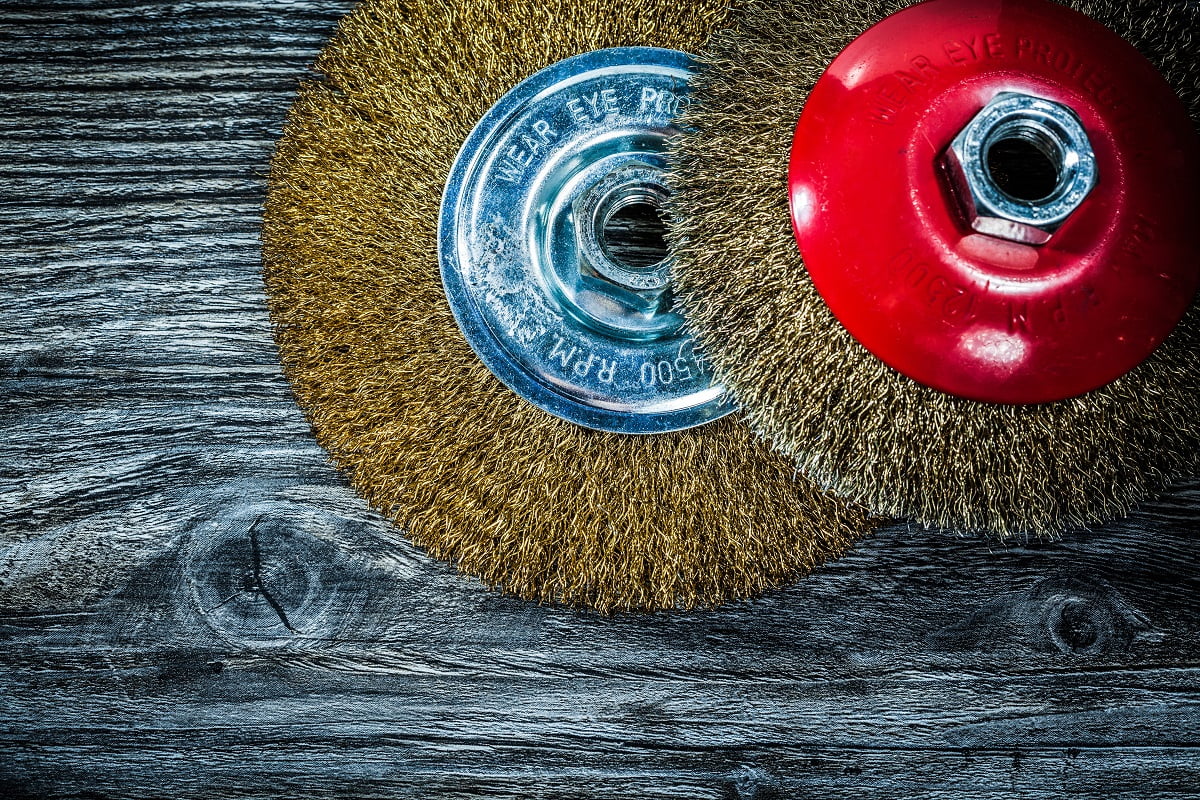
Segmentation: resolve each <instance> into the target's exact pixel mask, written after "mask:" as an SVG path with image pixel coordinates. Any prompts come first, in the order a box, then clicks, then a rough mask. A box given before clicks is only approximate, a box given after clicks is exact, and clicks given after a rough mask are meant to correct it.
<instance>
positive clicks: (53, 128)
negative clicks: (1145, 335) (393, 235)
mask: <svg viewBox="0 0 1200 800" xmlns="http://www.w3.org/2000/svg"><path fill="white" fill-rule="evenodd" d="M348 8H349V4H348V3H347V2H346V1H345V0H337V1H336V2H332V3H330V2H316V0H197V1H196V2H180V3H162V4H156V3H148V4H141V5H132V6H130V5H126V4H123V3H118V2H115V0H76V1H75V2H69V1H67V0H60V1H59V2H41V3H34V4H26V5H22V4H21V3H19V2H17V3H14V2H4V3H3V4H2V5H0V94H2V99H0V189H2V191H0V278H2V280H0V300H2V304H0V387H2V388H0V640H2V644H0V795H3V796H5V797H13V798H23V797H68V796H69V797H87V798H102V797H103V798H107V797H113V798H117V797H122V798H126V797H137V798H140V797H170V798H207V797H218V796H245V797H251V796H269V795H290V796H300V795H304V796H311V797H334V796H337V797H347V796H357V797H422V798H430V797H479V796H487V797H565V796H580V797H612V798H655V797H686V798H726V799H729V800H749V799H750V798H755V800H768V799H769V798H791V797H795V798H805V797H819V798H829V797H848V798H861V797H937V798H985V797H986V798H995V797H1037V798H1057V797H1096V798H1139V800H1140V799H1143V798H1166V797H1176V798H1182V797H1193V796H1196V795H1197V794H1198V793H1200V691H1198V688H1197V684H1198V679H1200V636H1198V634H1200V619H1198V614H1197V611H1198V610H1200V600H1198V599H1197V593H1198V590H1200V542H1198V541H1197V536H1196V534H1197V530H1198V529H1200V483H1191V484H1188V485H1186V486H1182V487H1179V488H1178V489H1177V490H1175V491H1173V492H1172V493H1171V494H1170V495H1169V496H1168V497H1166V498H1164V499H1162V500H1161V501H1159V502H1156V503H1154V504H1152V505H1149V506H1147V507H1146V508H1145V510H1144V511H1142V512H1141V513H1139V514H1137V515H1136V516H1135V517H1133V518H1132V519H1130V520H1128V521H1125V522H1123V523H1120V524H1115V525H1111V526H1109V527H1106V528H1104V529H1103V530H1098V531H1093V532H1081V533H1078V534H1073V535H1070V536H1068V537H1066V538H1065V540H1064V541H1062V542H1060V543H1056V544H1052V545H1038V546H1018V547H1012V548H1009V549H1001V548H998V547H996V546H993V545H989V544H988V543H987V542H986V541H984V540H981V539H976V538H966V537H959V536H955V535H953V534H942V533H927V532H922V531H918V530H910V529H908V528H907V527H905V526H903V525H897V526H894V527H892V528H890V529H888V530H886V531H884V532H882V533H880V534H879V535H878V536H876V537H875V538H874V539H872V540H870V541H868V542H866V543H864V544H863V545H862V546H861V547H859V548H858V549H857V550H856V551H855V552H854V553H853V554H852V555H850V556H849V557H848V558H846V559H844V560H842V561H840V562H838V563H835V564H832V565H830V566H829V567H828V568H826V569H824V570H822V571H821V572H820V573H819V574H818V575H816V576H815V577H813V578H812V579H810V580H807V581H805V582H803V583H802V584H800V585H797V586H795V587H793V588H790V589H787V590H785V591H781V592H778V593H775V594H772V595H771V596H769V597H766V598H764V599H761V600H758V601H755V602H747V603H742V604H738V605H734V606H731V607H727V608H723V609H721V610H718V611H715V612H707V613H692V614H661V615H655V616H617V617H614V618H600V617H597V616H595V615H591V614H588V613H580V612H574V611H567V610H561V609H556V608H541V607H536V606H532V605H529V604H526V603H522V602H517V601H513V600H509V599H506V598H503V597H499V596H496V595H493V594H491V593H489V592H487V591H485V590H484V589H482V588H481V587H480V586H479V585H478V584H477V583H476V582H475V581H472V580H469V579H465V578H462V577H460V576H458V575H456V574H454V572H453V571H452V570H450V569H449V568H448V567H445V566H443V565H441V564H438V563H434V562H431V561H430V560H428V559H427V558H425V557H424V556H423V555H422V554H421V553H420V552H419V551H418V550H416V549H415V548H413V547H412V546H410V545H408V544H407V543H405V542H404V541H403V540H401V539H399V537H397V535H396V534H395V533H394V532H393V531H392V530H391V529H390V528H389V526H388V525H387V524H386V523H385V522H384V521H383V520H381V519H380V518H379V517H378V516H376V515H375V514H373V513H372V512H371V511H369V510H368V509H367V508H366V507H365V506H364V504H363V503H362V501H360V500H359V499H358V498H357V497H356V496H355V495H354V494H353V492H351V491H350V490H349V489H348V488H347V486H346V485H345V483H344V482H343V481H342V480H341V479H340V478H339V476H338V475H337V474H336V473H335V472H334V471H333V470H332V469H331V468H330V467H329V466H328V464H327V462H326V459H325V456H324V454H323V453H322V451H321V450H320V448H319V447H317V445H316V444H315V443H314V441H313V438H312V436H311V434H310V432H309V430H308V428H307V426H306V424H305V422H304V420H303V418H302V416H301V414H300V412H299V411H298V410H297V408H296V406H295V405H294V403H293V401H292V398H291V395H290V394H289V391H288V387H287V384H286V383H285V382H284V380H283V379H282V377H281V375H280V371H279V367H278V365H277V363H276V357H275V351H274V348H273V345H272V341H271V333H270V329H269V326H268V321H267V314H266V311H265V307H264V303H263V290H262V286H261V283H260V277H259V268H260V267H259V243H258V226H259V218H260V210H261V206H262V202H263V195H264V173H265V171H266V168H267V163H268V158H269V155H270V152H271V148H272V145H273V142H274V140H275V138H276V137H277V135H278V133H279V130H280V126H281V124H282V121H283V118H284V114H285V112H286V109H287V106H288V104H289V103H290V101H291V98H292V96H293V93H294V90H295V87H296V83H297V80H298V79H299V78H300V77H301V76H303V75H304V74H305V69H306V65H308V64H309V63H310V62H311V60H312V58H313V57H314V55H315V53H316V51H317V50H318V49H319V47H320V46H321V44H322V42H323V41H324V39H325V38H326V37H327V36H328V34H329V33H330V31H331V30H332V28H333V25H334V24H335V22H336V20H337V18H338V17H339V16H340V15H341V14H342V13H344V12H345V11H346V10H348Z"/></svg>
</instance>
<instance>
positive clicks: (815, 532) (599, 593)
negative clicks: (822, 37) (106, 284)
mask: <svg viewBox="0 0 1200 800" xmlns="http://www.w3.org/2000/svg"><path fill="white" fill-rule="evenodd" d="M726 5H727V3H726V2H725V0H705V1H703V2H688V3H683V4H681V3H677V2H669V1H662V0H636V1H635V0H619V1H618V2H609V0H604V2H584V3H579V2H574V1H571V2H560V1H559V0H550V2H540V3H507V2H494V1H493V2H480V1H479V0H475V1H473V2H415V3H414V2H400V0H372V1H371V2H367V3H365V4H363V5H362V6H360V7H359V8H358V9H357V10H356V11H355V12H354V13H353V14H352V15H351V16H350V17H348V18H347V19H346V20H344V21H343V22H342V24H341V25H340V26H339V28H338V31H337V33H336V35H335V36H334V38H333V40H332V42H331V44H330V45H329V47H328V48H327V49H326V50H325V51H324V52H323V53H322V55H321V56H320V59H319V60H318V62H317V69H318V70H319V71H320V72H321V73H323V75H324V79H323V80H313V81H309V82H306V83H305V84H304V85H303V86H302V87H301V90H300V96H299V99H298V101H297V102H296V105H295V107H294V108H293V110H292V112H291V115H290V117H289V120H288V124H287V128H286V131H285V135H284V137H283V139H282V141H281V142H280V144H279V147H278V150H277V152H276V155H275V158H274V161H273V162H272V167H271V175H270V193H269V197H268V201H267V208H266V221H265V230H264V249H265V256H264V258H265V275H266V283H267V288H268V295H269V300H270V307H271V313H272V319H273V321H274V323H275V325H276V327H277V339H278V343H279V348H280V353H281V357H282V360H283V364H284V367H285V370H286V373H287V376H288V378H289V379H290V381H291V384H292V386H293V389H294V391H295V394H296V397H297V398H298V400H299V402H300V405H301V406H302V407H303V409H304V410H305V412H306V414H307V415H308V418H309V420H310V421H311V423H312V425H313V428H314V429H315V431H316V435H317V438H318V440H319V441H320V443H321V444H322V445H324V446H325V447H326V448H327V449H328V451H329V452H330V453H331V455H332V457H333V459H334V460H335V461H336V463H337V464H338V465H339V466H340V467H341V468H342V469H344V470H345V471H346V472H347V473H348V475H349V476H350V480H351V481H352V483H353V485H354V486H355V487H356V488H357V489H358V490H359V491H360V492H361V493H362V494H363V495H364V496H365V497H366V498H367V499H368V500H369V501H370V502H371V504H372V505H373V506H375V507H376V508H379V509H381V510H382V511H383V512H384V513H386V514H387V515H388V516H390V517H391V518H392V519H394V520H395V521H396V523H397V524H398V525H399V526H400V528H401V529H403V530H404V531H405V532H407V533H408V535H409V536H410V537H411V538H412V540H413V541H415V542H416V543H417V544H419V545H421V546H422V547H424V548H426V549H427V550H428V551H429V553H431V554H432V555H433V556H436V557H437V558H441V559H446V560H449V561H452V562H454V563H455V564H457V566H458V567H459V568H460V569H461V570H463V571H464V572H467V573H470V574H472V575H476V576H479V577H480V578H481V579H482V580H483V581H484V582H485V583H486V584H488V585H490V586H493V587H499V588H501V589H503V590H505V591H507V592H510V593H512V594H515V595H519V596H521V597H524V598H530V599H533V600H539V601H541V600H544V601H559V602H564V603H569V604H577V605H585V606H591V607H594V608H597V609H600V610H603V611H608V610H612V609H626V608H629V609H632V608H638V609H657V608H671V607H694V606H711V605H714V604H717V603H720V602H722V601H725V600H728V599H731V598H739V597H746V596H750V595H754V594H757V593H760V592H762V591H763V590H765V589H767V588H769V587H772V586H776V585H778V584H780V583H783V582H786V581H789V580H792V579H794V578H796V577H797V576H799V575H802V574H804V573H806V572H808V571H809V570H811V569H812V568H813V567H814V566H815V565H817V564H818V563H820V562H821V561H822V560H824V559H826V558H828V557H830V556H833V555H836V554H838V553H841V552H842V551H843V550H844V549H845V548H847V547H848V546H849V545H850V544H851V543H852V542H853V541H854V540H855V539H856V538H857V537H859V536H860V535H862V534H863V533H865V532H866V530H867V529H868V522H867V519H866V517H865V515H864V513H863V512H862V511H860V510H858V509H857V508H854V507H851V506H849V505H847V504H845V503H842V502H839V501H834V500H831V499H829V498H828V497H826V496H824V495H822V494H821V493H820V492H819V491H818V490H817V489H815V488H814V487H813V486H812V485H811V484H809V483H808V482H804V481H801V482H796V481H795V480H794V467H793V466H792V465H791V464H790V463H788V462H787V461H786V459H783V458H780V457H778V456H776V455H775V454H772V453H771V452H770V451H769V449H768V448H766V447H765V445H762V444H761V443H759V442H758V441H757V440H756V439H755V438H754V437H753V436H752V435H751V434H750V433H749V431H748V430H747V429H746V428H745V427H744V426H742V425H740V424H738V423H736V422H732V421H728V420H726V421H722V422H718V423H714V424H712V425H709V426H706V427H704V428H700V429H696V430H694V431H691V432H686V433H677V434H668V435H659V436H649V437H636V436H619V435H613V434H603V433H597V432H593V431H589V430H585V429H582V428H579V427H576V426H574V425H571V424H569V423H565V422H562V421H560V420H558V419H556V418H553V417H551V416H549V415H547V414H546V413H544V412H542V411H539V410H537V409H535V408H533V407H532V406H530V405H528V404H526V403H525V402H524V401H522V400H520V399H518V397H517V396H516V395H514V394H513V393H512V392H511V391H510V390H509V389H507V388H506V387H505V386H503V385H502V384H501V383H500V382H499V381H498V380H497V379H496V378H494V377H493V376H492V375H491V374H490V373H489V372H488V370H487V369H486V368H485V367H484V366H483V365H482V364H481V363H480V362H479V361H478V360H477V359H476V358H475V356H474V355H473V353H472V352H471V350H470V349H469V347H468V345H467V344H466V342H465V341H464V340H463V338H462V336H461V335H460V334H459V331H458V329H457V327H456V325H455V321H454V318H453V316H452V315H451V311H450V308H449V307H448V305H447V302H446V300H445V298H444V296H443V290H442V284H441V280H440V276H439V270H438V257H437V219H438V207H439V201H440V198H441V192H442V186H443V183H444V181H445V179H446V175H447V173H448V171H449V169H450V166H451V164H452V163H453V160H454V158H455V155H456V153H457V151H458V148H459V146H460V145H461V143H462V142H463V140H464V138H465V137H466V136H467V134H468V133H469V132H470V131H471V129H472V127H473V126H474V124H475V123H476V121H477V120H478V119H479V118H480V117H481V116H482V115H483V114H484V113H485V112H486V111H487V110H488V108H489V107H490V106H491V105H492V103H494V102H495V101H496V100H497V99H498V98H499V97H500V96H501V95H502V94H503V93H504V92H505V91H507V90H508V89H510V88H511V87H512V86H514V85H515V84H517V83H518V82H519V81H521V80H522V79H524V78H526V77H527V76H529V75H530V74H532V73H534V72H535V71H537V70H538V69H540V68H542V67H545V66H547V65H549V64H551V63H553V62H556V61H558V60H560V59H563V58H566V57H568V56H571V55H575V54H578V53H581V52H585V51H588V50H592V49H597V48H604V47H612V46H622V45H655V46H661V47H671V48H677V49H683V50H694V49H695V48H696V47H697V46H698V45H699V43H700V42H701V40H702V39H703V37H704V36H706V35H707V34H708V33H709V32H710V31H711V30H713V29H714V28H715V27H716V26H717V25H718V24H719V23H720V22H721V21H722V20H723V19H724V16H725V13H726Z"/></svg>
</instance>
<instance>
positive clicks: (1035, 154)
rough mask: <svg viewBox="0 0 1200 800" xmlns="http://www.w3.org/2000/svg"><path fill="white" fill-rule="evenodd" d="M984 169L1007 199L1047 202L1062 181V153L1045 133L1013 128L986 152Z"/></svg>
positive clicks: (1028, 128)
mask: <svg viewBox="0 0 1200 800" xmlns="http://www.w3.org/2000/svg"><path fill="white" fill-rule="evenodd" d="M987 169H988V174H989V175H990V176H991V178H992V181H993V182H994V183H995V184H996V186H997V187H998V188H999V189H1000V191H1002V192H1004V193H1005V194H1006V195H1008V196H1009V197H1011V198H1012V199H1014V200H1019V201H1021V202H1025V203H1038V202H1042V201H1045V200H1048V199H1049V198H1050V197H1051V196H1052V195H1053V194H1054V192H1055V190H1056V189H1057V188H1058V186H1059V183H1060V181H1061V180H1062V177H1063V151H1062V147H1061V146H1060V145H1059V143H1058V142H1057V141H1055V139H1054V137H1053V136H1052V135H1051V134H1050V133H1049V132H1047V131H1044V130H1041V129H1039V128H1037V127H1033V126H1023V125H1020V124H1018V125H1015V126H1011V127H1008V129H1007V130H1004V131H1002V132H999V135H997V136H996V137H995V138H993V140H992V142H991V143H990V144H989V145H988V148H987Z"/></svg>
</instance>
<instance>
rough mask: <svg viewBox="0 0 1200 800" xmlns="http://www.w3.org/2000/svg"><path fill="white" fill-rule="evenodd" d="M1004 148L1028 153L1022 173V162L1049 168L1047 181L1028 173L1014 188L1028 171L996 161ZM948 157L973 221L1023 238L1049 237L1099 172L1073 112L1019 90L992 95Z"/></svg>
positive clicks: (979, 227)
mask: <svg viewBox="0 0 1200 800" xmlns="http://www.w3.org/2000/svg"><path fill="white" fill-rule="evenodd" d="M1006 148H1008V149H1010V150H1013V151H1015V152H1017V153H1018V155H1019V156H1020V155H1023V157H1024V160H1025V164H1024V165H1022V164H1020V163H1017V165H1016V167H1017V170H1016V171H1017V172H1018V173H1020V171H1021V168H1022V166H1024V168H1025V169H1026V170H1029V169H1031V168H1034V167H1036V168H1040V169H1041V170H1043V171H1046V170H1048V171H1050V173H1051V180H1050V181H1049V182H1048V183H1047V185H1045V186H1044V187H1037V186H1036V185H1032V184H1030V183H1029V182H1028V181H1026V182H1025V186H1024V191H1016V190H1014V189H1013V188H1012V187H1013V184H1016V185H1020V184H1021V183H1022V178H1023V177H1027V176H1022V175H1021V174H1017V175H1015V176H1014V175H1010V174H1004V173H1003V171H1002V170H1000V169H998V168H997V167H996V160H997V158H996V157H997V154H998V153H999V152H1001V151H1003V150H1004V149H1006ZM945 163H946V167H947V169H948V171H949V174H950V176H951V180H952V181H953V184H954V187H955V190H956V194H957V195H958V197H959V200H960V202H961V203H962V210H963V212H964V214H965V216H966V218H967V221H968V222H969V223H970V224H971V227H972V228H973V229H974V230H976V231H978V232H980V233H984V234H987V235H989V236H995V237H998V238H1001V239H1009V240H1012V241H1015V242H1021V243H1023V244H1033V245H1040V244H1045V243H1046V242H1048V241H1049V240H1050V237H1051V236H1053V235H1054V233H1055V231H1057V230H1058V229H1059V228H1060V227H1062V224H1063V223H1064V222H1065V221H1066V220H1067V218H1068V217H1070V216H1071V214H1072V213H1074V212H1075V210H1076V209H1078V208H1079V206H1080V205H1082V204H1083V201H1084V200H1085V199H1086V198H1087V196H1088V194H1089V193H1090V192H1091V191H1092V189H1093V188H1095V186H1096V181H1097V179H1098V173H1097V168H1096V155H1095V153H1094V151H1093V149H1092V143H1091V141H1089V139H1088V137H1087V133H1086V132H1085V131H1084V129H1083V124H1082V123H1081V122H1080V121H1079V117H1078V116H1076V114H1075V112H1074V111H1072V110H1071V109H1070V108H1068V107H1066V106H1064V105H1062V104H1061V103H1056V102H1053V101H1051V100H1045V99H1042V98H1040V97H1034V96H1032V95H1027V94H1022V93H1018V92H1004V93H1001V94H999V95H997V96H996V97H995V98H994V99H993V100H992V101H991V102H990V103H988V104H987V105H986V106H985V107H984V108H983V110H982V111H980V112H979V113H978V114H977V115H976V116H975V118H974V119H972V120H971V122H970V123H968V125H967V127H965V128H964V129H963V130H962V132H961V133H959V134H958V136H956V137H955V138H954V141H953V142H952V143H951V145H950V149H949V151H948V152H947V153H946V158H945ZM1006 184H1007V185H1006Z"/></svg>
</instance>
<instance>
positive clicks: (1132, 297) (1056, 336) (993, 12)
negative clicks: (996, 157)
mask: <svg viewBox="0 0 1200 800" xmlns="http://www.w3.org/2000/svg"><path fill="white" fill-rule="evenodd" d="M1060 112H1061V113H1060ZM973 120H974V121H975V127H972V121H973ZM1005 137H1008V138H1021V137H1024V138H1026V139H1027V140H1028V142H1029V143H1031V144H1034V145H1035V146H1037V147H1038V148H1039V149H1041V150H1042V151H1043V153H1048V154H1050V157H1051V158H1052V160H1054V159H1057V161H1058V163H1057V164H1056V166H1057V167H1058V169H1059V172H1060V181H1059V185H1058V186H1056V187H1055V189H1054V191H1053V193H1052V194H1051V195H1049V196H1047V197H1045V198H1040V199H1037V200H1035V201H1029V202H1026V201H1022V200H1018V199H1016V198H1009V197H1004V196H1003V195H1002V193H999V192H993V193H991V194H990V195H989V192H988V190H989V183H990V178H989V177H988V175H987V173H986V172H985V167H984V165H983V164H982V163H981V160H982V157H983V155H984V154H985V153H986V151H987V150H988V147H989V142H991V141H993V140H998V139H1002V138H1005ZM1198 154H1200V146H1198V142H1197V137H1196V133H1195V131H1194V129H1193V127H1192V124H1191V121H1190V119H1189V118H1188V115H1187V112H1186V110H1185V109H1184V107H1183V104H1182V103H1181V102H1180V100H1179V98H1178V97H1177V96H1176V95H1175V93H1174V92H1173V91H1172V89H1171V87H1170V86H1169V85H1168V84H1167V82H1166V81H1165V80H1164V79H1163V77H1162V76H1161V75H1159V74H1158V72H1157V71H1156V70H1155V69H1154V67H1153V66H1151V64H1150V63H1149V62H1148V61H1147V60H1146V59H1145V58H1144V57H1143V56H1142V55H1140V54H1139V53H1138V52H1137V51H1136V50H1135V49H1134V48H1133V47H1132V46H1131V45H1130V44H1129V43H1127V42H1126V41H1124V40H1123V39H1121V38H1120V37H1119V36H1118V35H1116V34H1115V33H1113V32H1112V31H1110V30H1108V29H1107V28H1105V27H1104V26H1102V25H1100V24H1099V23H1097V22H1095V21H1093V20H1091V19H1089V18H1088V17H1086V16H1084V15H1082V14H1080V13H1078V12H1076V11H1073V10H1071V9H1068V8H1065V7H1063V6H1060V5H1058V4H1056V3H1052V2H1048V1H1047V0H931V2H926V3H921V4H918V5H915V6H912V7H910V8H907V9H905V10H903V11H900V12H898V13H896V14H893V15H892V16H890V17H888V18H886V19H884V20H883V21H882V22H880V23H879V24H877V25H876V26H874V27H873V28H871V29H869V30H868V31H867V32H866V33H864V34H862V35H861V36H860V37H859V38H858V39H856V40H855V41H854V42H852V43H851V44H850V45H849V47H847V48H846V49H845V50H844V51H842V53H841V54H840V55H839V56H838V57H837V58H836V59H835V60H834V61H833V63H832V64H831V65H830V66H829V68H828V70H827V71H826V72H825V74H824V75H823V76H822V77H821V78H820V80H819V81H818V82H817V83H816V85H815V86H814V88H813V90H812V92H811V94H810V96H809V98H808V101H807V103H806V105H805V107H804V111H803V113H802V114H801V117H800V121H799V123H798V125H797V127H796V134H795V139H794V142H793V148H792V161H791V172H790V178H789V180H790V197H791V207H792V221H793V224H794V227H795V233H796V239H797V242H798V244H799V247H800V251H801V254H802V255H803V257H804V263H805V265H806V267H807V268H808V272H809V275H810V276H811V278H812V281H813V285H814V286H815V287H816V289H817V291H818V292H820V294H821V297H822V299H824V300H825V302H826V304H827V305H828V306H829V309H830V310H831V311H832V312H833V314H834V316H836V317H837V318H838V320H839V321H840V322H841V323H842V324H843V325H844V326H845V327H846V329H847V330H848V331H849V332H850V333H851V334H852V335H853V336H854V337H855V338H856V339H857V340H858V341H859V342H860V343H861V344H862V345H864V346H865V347H866V348H867V349H868V350H870V351H871V352H872V353H874V354H875V355H876V356H878V357H879V358H880V359H881V360H882V361H884V362H885V363H886V364H888V365H889V366H891V367H893V368H894V369H896V370H898V371H899V372H901V373H903V374H905V375H907V376H908V377H910V378H913V379H914V380H916V381H919V382H921V383H923V384H925V385H927V386H931V387H933V388H935V389H939V390H941V391H943V392H946V393H949V394H954V395H958V396H961V397H965V398H968V399H972V400H979V401H985V402H995V403H1008V404H1029V403H1044V402H1053V401H1058V400H1064V399H1067V398H1070V397H1074V396H1077V395H1080V394H1083V393H1086V392H1088V391H1091V390H1093V389H1096V388H1099V387H1101V386H1104V385H1105V384H1107V383H1109V382H1111V381H1113V380H1115V379H1116V378H1118V377H1120V376H1121V375H1124V374H1125V373H1126V372H1128V371H1129V370H1131V369H1133V368H1134V367H1135V366H1137V365H1138V364H1140V363H1141V362H1142V361H1143V360H1144V359H1146V357H1147V356H1149V355H1150V353H1151V352H1153V351H1154V350H1155V348H1157V347H1158V346H1159V345H1160V344H1161V343H1162V342H1163V340H1164V339H1165V338H1166V337H1167V335H1168V334H1169V333H1170V332H1171V331H1172V330H1173V329H1174V327H1175V325H1176V324H1177V323H1178V322H1179V320H1180V318H1181V317H1182V316H1183V314H1184V312H1185V310H1186V309H1187V307H1188V305H1189V304H1190V303H1191V302H1192V298H1193V296H1194V294H1195V292H1196V289H1197V285H1198V283H1200V237H1198V236H1197V234H1196V229H1195V222H1196V219H1197V218H1200V155H1198ZM960 159H962V160H965V161H966V162H968V163H965V164H960V163H958V161H959V160H960ZM948 161H949V164H948ZM956 170H958V171H959V172H961V173H965V174H966V175H967V180H965V181H964V180H957V181H956V180H955V179H954V175H953V173H954V172H955V171H956ZM964 208H965V210H964Z"/></svg>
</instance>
